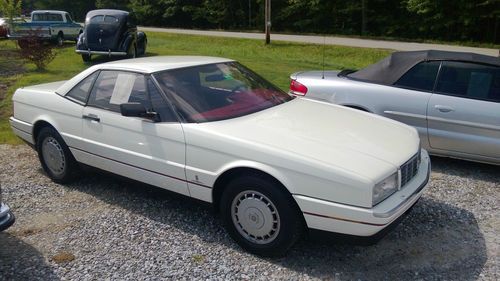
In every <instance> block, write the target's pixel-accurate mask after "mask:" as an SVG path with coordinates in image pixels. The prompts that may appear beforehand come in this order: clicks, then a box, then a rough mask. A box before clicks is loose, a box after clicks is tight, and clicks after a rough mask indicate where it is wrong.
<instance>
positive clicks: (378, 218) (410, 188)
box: [294, 150, 431, 237]
mask: <svg viewBox="0 0 500 281" xmlns="http://www.w3.org/2000/svg"><path fill="white" fill-rule="evenodd" d="M421 153H422V161H421V163H420V167H419V172H418V173H417V175H416V176H415V177H414V178H413V179H412V180H411V181H410V182H408V184H407V185H406V186H405V187H404V188H403V189H401V190H399V191H397V192H395V193H394V194H393V195H391V196H390V197H389V198H387V199H386V200H384V201H383V202H381V203H380V204H378V205H377V206H375V207H373V208H361V207H355V206H350V205H345V204H340V203H336V202H331V201H326V200H322V199H318V198H311V197H307V196H303V195H294V198H295V200H296V201H297V203H298V205H299V207H300V209H301V210H302V213H303V214H304V218H305V220H306V223H307V226H308V227H309V228H310V229H315V230H322V231H327V232H335V233H341V234H347V235H354V236H365V237H368V236H373V235H376V234H377V233H379V232H381V231H382V230H384V229H385V228H387V227H389V226H390V225H391V224H393V223H395V224H397V222H398V221H399V220H398V219H399V218H400V217H401V216H402V215H403V214H404V213H405V212H406V211H407V210H409V209H410V208H411V207H412V206H413V205H414V204H415V203H416V202H417V201H418V199H419V198H420V197H421V196H422V194H423V192H424V189H425V187H426V186H427V183H428V181H429V177H430V168H431V166H430V158H429V155H428V154H427V152H426V151H425V150H422V152H421Z"/></svg>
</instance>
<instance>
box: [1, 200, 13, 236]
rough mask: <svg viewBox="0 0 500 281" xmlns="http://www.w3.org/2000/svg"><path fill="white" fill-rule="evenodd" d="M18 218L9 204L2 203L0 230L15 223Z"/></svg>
mask: <svg viewBox="0 0 500 281" xmlns="http://www.w3.org/2000/svg"><path fill="white" fill-rule="evenodd" d="M15 221H16V218H15V217H14V214H13V213H12V212H11V210H10V208H9V206H7V204H3V203H0V231H4V230H6V229H7V228H9V227H10V226H11V225H13V224H14V222H15Z"/></svg>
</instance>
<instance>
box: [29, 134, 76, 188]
mask: <svg viewBox="0 0 500 281" xmlns="http://www.w3.org/2000/svg"><path fill="white" fill-rule="evenodd" d="M36 149H37V152H38V158H39V159H40V163H41V164H42V168H43V170H44V171H45V172H46V173H47V175H48V176H49V178H50V179H52V181H54V182H57V183H66V182H69V181H71V180H72V179H73V178H74V176H75V172H76V170H77V168H78V164H77V162H76V160H75V158H74V157H73V155H72V154H71V152H70V151H69V148H68V146H67V145H66V143H65V142H64V140H63V139H62V138H61V136H60V135H59V133H57V131H56V130H55V129H53V128H51V127H45V128H43V129H41V131H40V133H39V134H38V137H37V142H36Z"/></svg>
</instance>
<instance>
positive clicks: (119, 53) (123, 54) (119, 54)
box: [75, 50, 127, 57]
mask: <svg viewBox="0 0 500 281" xmlns="http://www.w3.org/2000/svg"><path fill="white" fill-rule="evenodd" d="M75 52H76V53H78V54H87V55H105V56H110V57H111V56H126V55H127V53H126V52H111V51H107V52H106V51H90V50H75Z"/></svg>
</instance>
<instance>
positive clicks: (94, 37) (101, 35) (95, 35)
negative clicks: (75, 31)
mask: <svg viewBox="0 0 500 281" xmlns="http://www.w3.org/2000/svg"><path fill="white" fill-rule="evenodd" d="M122 25H123V22H105V21H102V22H99V23H90V24H88V25H87V27H86V32H87V34H86V38H87V46H88V48H89V49H91V50H95V51H108V50H111V51H116V50H117V49H118V47H119V46H118V44H119V43H120V41H121V40H120V36H121V34H122V33H121V32H119V30H120V29H121V28H122Z"/></svg>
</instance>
